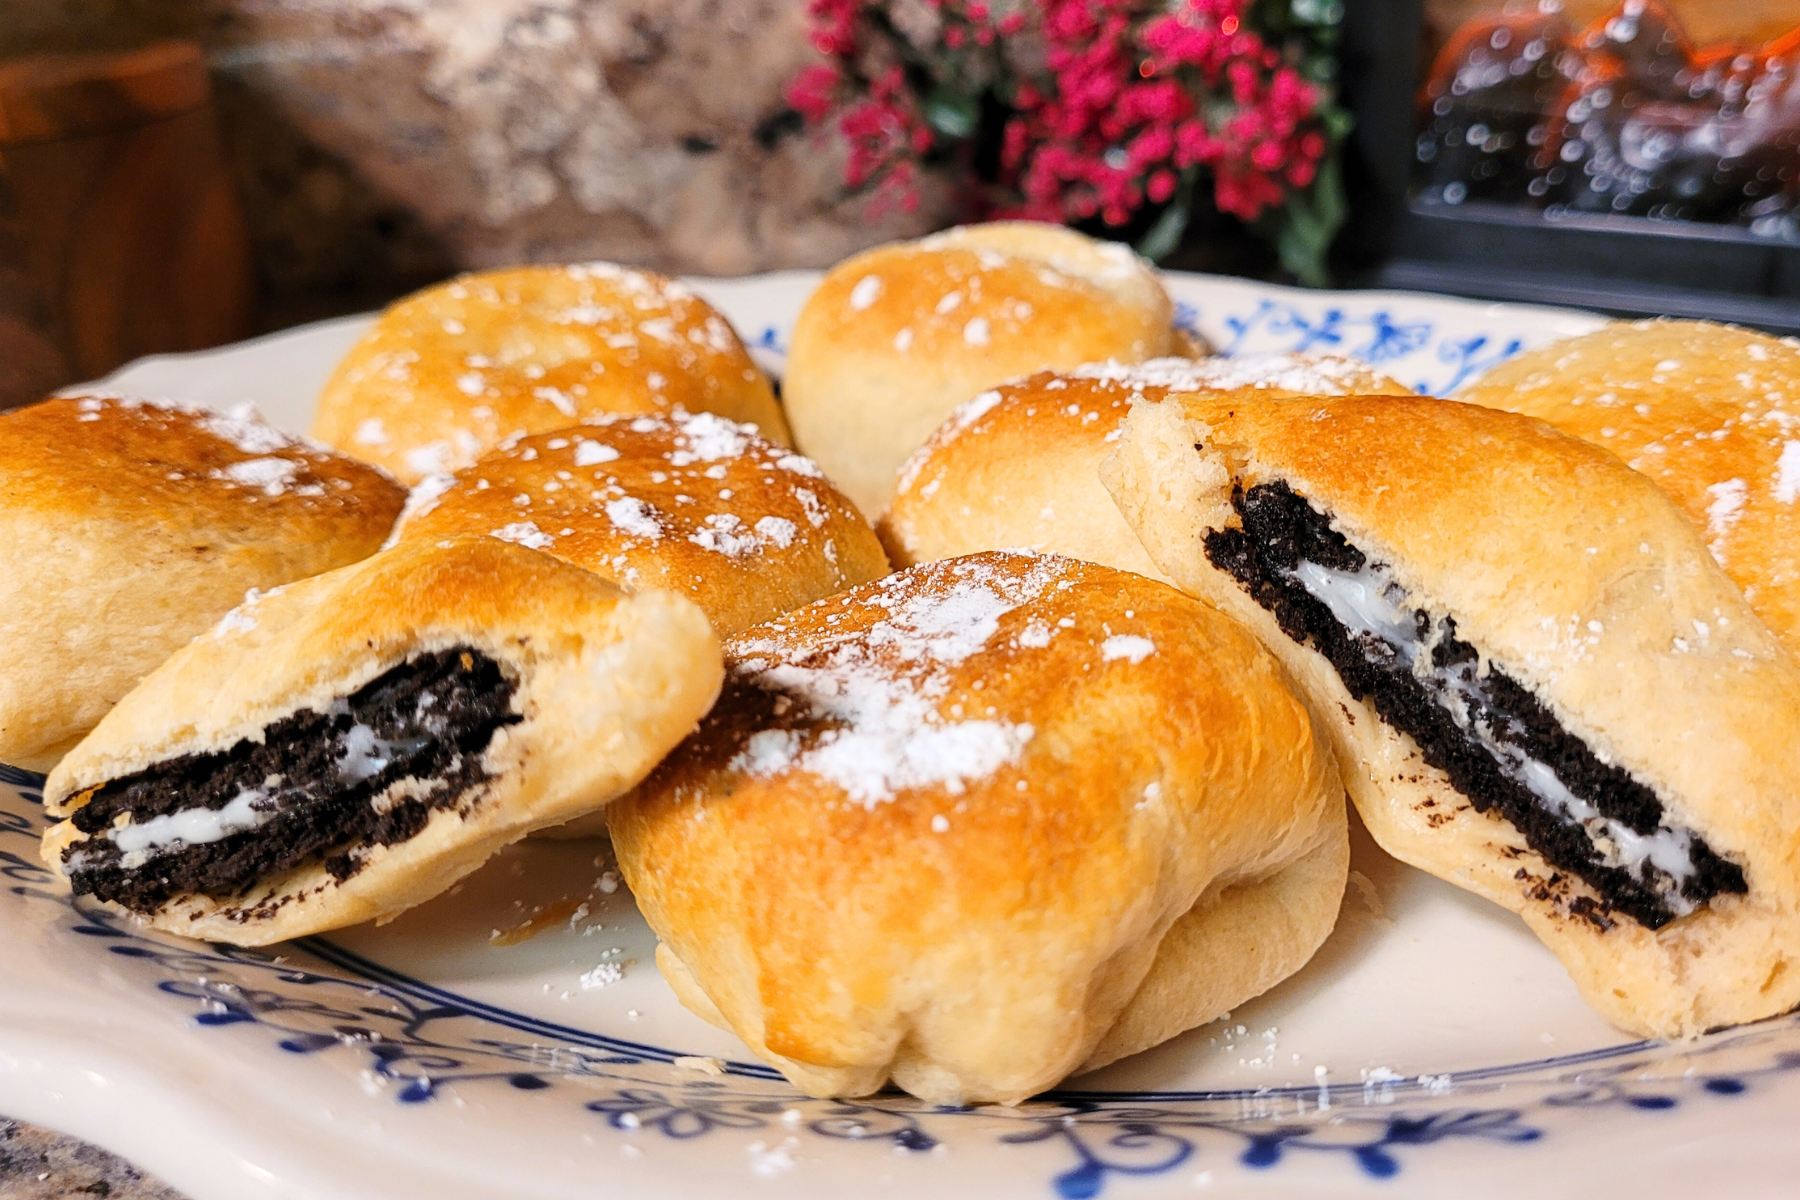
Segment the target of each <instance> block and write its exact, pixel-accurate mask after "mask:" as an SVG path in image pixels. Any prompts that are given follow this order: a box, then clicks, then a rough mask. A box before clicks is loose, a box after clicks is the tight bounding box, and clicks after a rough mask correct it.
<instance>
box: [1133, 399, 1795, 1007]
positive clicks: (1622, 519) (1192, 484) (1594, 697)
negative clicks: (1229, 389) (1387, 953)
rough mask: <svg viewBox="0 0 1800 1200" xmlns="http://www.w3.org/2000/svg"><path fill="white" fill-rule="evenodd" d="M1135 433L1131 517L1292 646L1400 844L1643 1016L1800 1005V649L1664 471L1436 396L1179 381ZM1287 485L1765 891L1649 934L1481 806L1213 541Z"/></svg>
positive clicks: (1399, 853)
mask: <svg viewBox="0 0 1800 1200" xmlns="http://www.w3.org/2000/svg"><path fill="white" fill-rule="evenodd" d="M1123 429H1124V432H1123V434H1122V436H1121V438H1120V441H1119V443H1118V445H1117V448H1116V450H1115V452H1114V454H1113V456H1112V457H1111V458H1109V459H1108V461H1107V463H1106V464H1105V466H1104V467H1103V472H1102V473H1103V476H1104V477H1105V478H1106V480H1107V483H1108V486H1109V487H1110V488H1111V490H1112V492H1113V495H1114V497H1115V498H1116V499H1117V500H1118V502H1119V506H1120V508H1121V510H1122V511H1123V512H1124V513H1125V515H1126V518H1127V519H1128V520H1129V521H1130V523H1131V524H1132V526H1133V528H1135V529H1136V530H1137V532H1138V535H1139V537H1140V539H1141V540H1142V541H1143V542H1144V545H1145V547H1146V548H1147V549H1148V550H1149V552H1150V554H1151V557H1152V558H1154V559H1155V560H1156V562H1157V563H1158V565H1160V566H1161V567H1162V568H1163V569H1164V570H1165V571H1167V572H1168V573H1169V575H1170V576H1172V577H1173V578H1175V579H1176V580H1177V581H1178V582H1179V583H1180V585H1181V586H1182V587H1183V588H1184V589H1185V590H1187V591H1188V592H1190V593H1192V594H1193V595H1196V596H1199V597H1201V598H1202V599H1205V600H1208V601H1210V602H1211V603H1214V604H1217V605H1218V606H1219V607H1220V608H1222V609H1223V610H1224V611H1226V612H1227V613H1230V614H1231V615H1233V616H1236V617H1237V618H1238V619H1240V620H1242V621H1244V622H1245V623H1246V624H1247V625H1249V626H1250V627H1251V628H1252V629H1254V630H1255V631H1256V632H1257V634H1258V636H1260V637H1261V638H1262V639H1263V641H1264V642H1265V644H1267V645H1268V646H1269V647H1270V648H1271V649H1273V650H1274V651H1275V652H1276V653H1277V654H1278V655H1279V656H1280V657H1281V658H1282V660H1283V661H1284V662H1285V663H1286V664H1287V666H1288V668H1289V669H1290V670H1291V671H1292V672H1293V674H1294V676H1295V678H1296V679H1297V680H1298V681H1299V682H1300V683H1301V685H1302V686H1303V687H1304V688H1305V689H1306V691H1307V693H1308V695H1309V697H1310V698H1311V700H1312V702H1313V705H1314V710H1315V711H1316V712H1317V713H1318V714H1319V716H1320V718H1321V719H1322V721H1323V723H1324V724H1325V726H1326V727H1327V728H1328V729H1329V730H1330V731H1331V735H1332V738H1333V742H1334V745H1335V747H1336V749H1337V752H1338V755H1339V758H1340V760H1341V761H1342V762H1343V763H1344V764H1345V769H1346V784H1347V785H1348V787H1349V789H1350V795H1351V798H1352V799H1353V800H1354V801H1355V802H1356V805H1357V809H1358V811H1359V812H1360V813H1361V814H1362V816H1363V820H1364V821H1365V822H1366V823H1367V825H1368V827H1369V831H1370V832H1371V833H1372V834H1373V835H1374V837H1375V839H1376V840H1377V841H1378V842H1380V843H1381V845H1382V846H1383V847H1384V848H1385V849H1387V850H1388V851H1389V852H1390V853H1392V854H1394V855H1395V856H1396V857H1398V858H1400V859H1402V860H1404V861H1406V862H1409V863H1412V864H1414V865H1415V866H1419V867H1422V868H1424V869H1425V870H1427V871H1430V872H1431V873H1433V874H1435V875H1438V876H1439V877H1441V878H1444V879H1446V880H1449V881H1450V882H1452V883H1455V884H1457V885H1459V886H1461V887H1464V888H1467V889H1469V890H1471V891H1474V892H1476V893H1477V894H1479V895H1482V896H1486V897H1487V898H1488V899H1490V900H1493V901H1495V902H1496V903H1499V904H1503V905H1505V906H1506V907H1507V908H1510V909H1512V910H1513V911H1515V912H1518V913H1520V914H1521V915H1522V916H1523V917H1524V919H1525V921H1526V923H1527V924H1528V925H1529V926H1530V927H1531V929H1532V930H1533V932H1535V933H1536V934H1537V935H1538V936H1539V937H1540V938H1542V939H1543V940H1544V942H1545V943H1546V944H1547V945H1548V946H1549V947H1550V948H1551V949H1552V950H1553V951H1554V952H1555V953H1556V954H1557V956H1558V957H1559V958H1560V959H1561V960H1562V961H1563V964H1564V965H1565V966H1566V967H1567V968H1568V970H1569V972H1570V974H1571V975H1572V976H1573V977H1574V979H1575V982H1576V984H1577V986H1578V987H1579V988H1580V990H1581V992H1582V995H1583V996H1584V997H1585V998H1586V999H1587V1000H1588V1002H1589V1003H1590V1004H1592V1005H1593V1006H1594V1007H1595V1008H1597V1009H1599V1010H1600V1011H1601V1012H1602V1013H1603V1014H1605V1015H1606V1016H1607V1017H1608V1018H1609V1019H1611V1020H1612V1021H1614V1022H1615V1023H1617V1024H1619V1025H1621V1026H1624V1027H1625V1028H1627V1029H1631V1030H1633V1031H1636V1032H1639V1033H1649V1034H1656V1035H1661V1036H1685V1035H1691V1034H1696V1033H1699V1032H1702V1031H1704V1030H1706V1029H1709V1028H1712V1027H1715V1026H1720V1025H1729V1024H1735V1023H1738V1022H1742V1021H1748V1020H1754V1019H1756V1018H1759V1017H1765V1016H1769V1015H1771V1014H1773V1013H1779V1012H1784V1011H1786V1010H1788V1009H1790V1008H1792V1007H1794V1006H1795V1004H1796V1003H1797V1002H1800V969H1796V968H1800V793H1797V792H1796V789H1795V786H1794V781H1795V780H1796V779H1800V668H1797V667H1796V664H1795V661H1794V659H1793V658H1792V657H1791V656H1790V655H1789V653H1788V652H1787V651H1786V650H1785V649H1784V648H1783V647H1782V645H1781V644H1780V643H1779V642H1778V641H1777V639H1775V638H1774V637H1773V636H1772V635H1771V634H1770V633H1769V631H1768V630H1767V629H1765V628H1764V627H1763V625H1762V624H1761V622H1759V621H1758V620H1757V619H1756V616H1755V614H1754V613H1753V612H1751V610H1750V609H1749V608H1748V607H1747V606H1746V605H1745V604H1744V602H1743V599H1742V597H1741V595H1740V594H1739V592H1738V590H1737V588H1736V587H1735V586H1734V585H1733V584H1732V583H1731V582H1730V581H1729V580H1728V579H1726V578H1725V576H1724V575H1723V574H1722V573H1721V572H1720V571H1719V569H1718V567H1717V565H1716V564H1715V563H1714V562H1713V561H1712V559H1711V558H1710V557H1709V556H1708V554H1707V552H1706V548H1705V546H1704V544H1703V543H1702V542H1701V541H1700V539H1699V537H1698V536H1697V535H1696V533H1695V531H1694V529H1693V527H1692V525H1691V524H1690V523H1689V522H1688V520H1687V519H1686V518H1685V517H1684V516H1683V515H1682V514H1681V512H1680V511H1679V510H1678V509H1677V508H1676V507H1675V506H1674V505H1673V504H1672V503H1671V502H1670V501H1669V499H1668V498H1667V497H1666V496H1665V495H1664V494H1663V493H1662V492H1661V491H1660V490H1658V489H1657V488H1656V486H1655V485H1654V484H1652V483H1651V482H1650V481H1649V480H1648V479H1646V478H1645V477H1644V476H1642V475H1639V474H1638V473H1636V472H1634V471H1631V470H1629V469H1628V468H1626V467H1625V466H1624V464H1622V463H1621V462H1619V460H1618V459H1616V458H1614V457H1613V456H1612V455H1610V454H1607V453H1606V452H1605V451H1603V450H1600V449H1598V448H1596V447H1593V446H1590V445H1588V444H1586V443H1584V442H1580V441H1577V440H1576V439H1574V438H1571V437H1568V436H1566V435H1563V434H1560V433H1558V432H1556V431H1555V430H1554V429H1552V428H1551V427H1550V426H1548V425H1545V424H1543V423H1541V422H1538V421H1533V420H1530V419H1527V418H1524V417H1520V416H1515V415H1513V414H1510V413H1502V412H1497V411H1494V410H1491V409H1485V408H1478V407H1475V406H1472V405H1465V404H1456V403H1451V402H1447V401H1436V400H1429V399H1423V398H1419V399H1395V398H1388V399H1379V400H1375V399H1343V400H1320V401H1311V400H1290V401H1270V402H1260V403H1259V402H1247V401H1246V398H1244V397H1237V398H1231V397H1224V398H1220V397H1174V398H1171V399H1170V400H1168V401H1166V402H1164V403H1163V404H1161V405H1142V406H1139V407H1137V408H1135V409H1134V410H1133V411H1132V413H1131V415H1130V417H1128V418H1127V420H1126V422H1125V425H1124V427H1123ZM1274 481H1285V482H1287V483H1288V484H1289V485H1290V486H1291V487H1292V488H1293V490H1294V491H1295V492H1296V493H1298V494H1299V495H1301V496H1303V497H1306V498H1307V499H1308V500H1309V501H1310V502H1311V503H1313V504H1314V505H1316V506H1318V507H1319V508H1320V509H1321V510H1322V511H1323V512H1325V513H1326V514H1327V516H1329V518H1330V519H1331V521H1332V524H1333V527H1334V528H1336V529H1337V530H1338V531H1339V532H1341V533H1342V534H1343V535H1344V536H1345V537H1347V538H1348V539H1349V540H1350V542H1351V543H1352V544H1353V545H1355V546H1357V547H1360V548H1362V549H1363V550H1364V551H1365V553H1367V554H1368V555H1369V556H1370V557H1371V558H1372V559H1374V560H1376V561H1379V562H1383V563H1386V564H1388V566H1389V567H1390V568H1391V570H1392V572H1393V576H1394V578H1395V579H1396V580H1397V581H1398V582H1399V583H1400V584H1401V585H1402V586H1403V587H1405V588H1406V589H1407V591H1408V592H1409V593H1410V599H1409V601H1408V602H1409V603H1410V604H1413V605H1414V606H1416V607H1422V608H1425V609H1426V610H1427V611H1429V612H1430V613H1432V614H1433V615H1434V616H1435V617H1442V616H1445V615H1448V616H1451V617H1454V619H1455V621H1456V636H1458V637H1459V638H1461V639H1463V640H1465V641H1467V642H1468V643H1470V644H1472V645H1473V646H1474V647H1475V649H1476V650H1477V651H1479V652H1480V654H1481V655H1482V657H1483V661H1485V662H1487V663H1490V664H1493V665H1495V666H1497V667H1499V668H1501V669H1503V670H1504V671H1505V672H1507V673H1508V674H1510V675H1511V676H1512V677H1513V678H1514V679H1515V680H1517V681H1519V682H1520V683H1521V684H1523V685H1524V686H1525V687H1527V688H1528V689H1529V690H1530V691H1531V692H1532V693H1533V694H1534V695H1535V696H1536V697H1537V698H1538V699H1539V700H1540V701H1541V702H1542V703H1543V704H1544V705H1545V707H1546V708H1547V709H1549V711H1550V712H1551V714H1552V715H1553V716H1554V717H1555V718H1556V719H1557V721H1558V722H1560V724H1561V725H1562V727H1563V728H1564V729H1566V730H1567V731H1568V732H1570V733H1572V734H1574V735H1576V736H1577V737H1579V738H1581V739H1582V740H1583V741H1584V742H1586V743H1587V745H1588V746H1589V747H1590V748H1592V749H1593V750H1594V751H1595V753H1596V754H1598V755H1599V757H1600V758H1601V760H1602V761H1603V762H1608V763H1616V764H1618V765H1619V766H1621V767H1623V768H1624V769H1625V770H1627V771H1629V772H1630V773H1631V775H1632V776H1634V777H1635V778H1636V779H1638V780H1639V781H1641V782H1642V783H1644V784H1646V785H1648V786H1649V787H1650V788H1651V789H1652V790H1653V791H1654V793H1655V795H1656V797H1657V799H1658V800H1659V801H1660V802H1661V803H1662V806H1663V810H1664V813H1665V815H1666V817H1667V818H1668V820H1669V821H1670V822H1671V823H1673V824H1675V825H1678V826H1680V827H1684V828H1687V829H1690V830H1692V831H1694V832H1696V833H1697V834H1699V835H1700V836H1701V837H1703V838H1704V839H1705V840H1706V841H1707V843H1708V844H1709V845H1710V846H1711V847H1713V848H1714V849H1715V850H1716V851H1718V852H1719V853H1720V854H1722V855H1724V856H1725V857H1726V858H1728V859H1729V860H1731V861H1733V862H1735V863H1737V864H1739V865H1740V866H1741V867H1742V868H1743V872H1744V876H1745V879H1746V880H1747V882H1748V886H1749V891H1748V894H1746V895H1742V896H1737V895H1730V894H1725V895H1720V896H1718V897H1716V898H1714V899H1713V900H1712V901H1711V903H1710V904H1708V905H1707V906H1705V907H1703V908H1701V909H1700V910H1698V911H1697V912H1694V913H1693V914H1691V915H1689V916H1685V917H1681V918H1679V919H1676V920H1673V921H1671V922H1670V923H1668V924H1666V925H1664V926H1663V927H1662V928H1660V929H1658V930H1655V931H1652V930H1650V929H1648V928H1646V927H1644V926H1643V925H1640V924H1639V923H1638V922H1636V921H1634V920H1632V919H1630V918H1627V917H1624V916H1622V915H1620V914H1616V913H1614V914H1610V915H1608V914H1607V911H1606V908H1605V905H1604V903H1602V902H1601V898H1600V897H1599V896H1598V894H1597V893H1595V892H1594V891H1593V890H1592V889H1590V888H1588V887H1587V886H1586V885H1585V884H1583V883H1582V882H1580V881H1579V880H1576V879H1573V878H1571V877H1569V876H1568V875H1566V874H1561V873H1558V872H1555V871H1553V870H1551V869H1550V867H1549V866H1548V864H1547V863H1545V861H1544V860H1543V859H1542V857H1541V856H1539V855H1538V854H1537V853H1536V852H1534V851H1532V850H1530V849H1529V848H1528V847H1527V846H1526V845H1525V843H1524V840H1523V838H1522V837H1521V836H1520V835H1519V833H1518V832H1517V830H1516V829H1515V828H1514V827H1513V826H1512V825H1511V824H1509V823H1508V822H1507V821H1505V820H1504V819H1502V818H1501V817H1499V816H1498V815H1495V814H1494V813H1492V812H1490V813H1487V814H1483V813H1479V812H1477V811H1476V810H1475V809H1474V808H1473V807H1471V806H1470V805H1469V803H1468V800H1467V798H1466V797H1464V796H1462V795H1461V794H1460V793H1458V792H1457V791H1456V790H1455V789H1454V788H1452V787H1451V785H1450V783H1449V781H1448V779H1447V778H1446V777H1445V775H1444V774H1443V773H1442V772H1441V771H1439V770H1437V769H1436V768H1433V767H1431V766H1429V765H1428V764H1427V763H1426V762H1425V761H1424V759H1423V758H1422V757H1421V754H1420V751H1419V748H1418V746H1417V745H1416V743H1414V742H1413V741H1412V739H1411V738H1410V737H1408V736H1406V735H1405V734H1403V733H1400V732H1398V731H1396V730H1395V729H1394V727H1393V726H1391V725H1388V724H1387V723H1386V722H1385V721H1383V720H1382V719H1381V718H1380V717H1379V716H1378V714H1377V713H1376V711H1375V709H1374V706H1373V704H1372V703H1369V702H1365V701H1360V700H1357V699H1356V698H1354V697H1353V696H1352V695H1351V693H1350V692H1349V691H1348V689H1346V688H1345V686H1344V684H1343V682H1342V680H1341V679H1340V678H1339V676H1338V674H1337V672H1336V670H1335V669H1334V668H1333V667H1332V666H1331V665H1330V663H1329V662H1327V661H1326V659H1325V658H1324V657H1323V656H1321V655H1320V654H1319V653H1318V652H1317V651H1316V650H1315V649H1313V648H1312V647H1311V645H1310V644H1308V645H1301V644H1299V643H1297V642H1295V641H1293V640H1291V639H1289V638H1288V637H1287V636H1286V635H1285V634H1283V633H1282V631H1281V628H1280V626H1279V625H1278V624H1277V622H1276V620H1275V618H1274V617H1273V616H1271V615H1270V613H1269V612H1268V611H1267V610H1266V609H1264V608H1263V607H1262V606H1260V605H1259V604H1257V603H1255V602H1254V601H1253V600H1251V599H1250V597H1249V596H1248V595H1247V593H1246V592H1245V591H1244V590H1243V589H1242V588H1241V587H1240V586H1239V585H1238V583H1237V582H1236V581H1235V580H1234V579H1233V578H1232V577H1231V576H1230V575H1229V574H1227V573H1226V572H1224V571H1222V570H1219V569H1217V568H1215V567H1214V566H1213V565H1212V563H1211V562H1210V561H1209V560H1208V558H1207V555H1206V551H1205V546H1204V539H1205V537H1206V535H1207V533H1208V532H1209V531H1214V530H1221V529H1228V528H1233V527H1235V526H1236V525H1237V523H1238V520H1237V517H1236V514H1235V512H1234V510H1233V508H1232V504H1231V494H1232V488H1233V486H1234V485H1240V486H1244V487H1251V486H1255V485H1257V484H1259V483H1270V482H1274ZM1583 908H1586V910H1587V912H1588V913H1590V914H1591V913H1596V912H1597V913H1599V914H1600V916H1601V917H1602V918H1604V919H1598V920H1597V919H1595V918H1594V917H1593V916H1591V915H1590V916H1584V915H1582V909H1583Z"/></svg>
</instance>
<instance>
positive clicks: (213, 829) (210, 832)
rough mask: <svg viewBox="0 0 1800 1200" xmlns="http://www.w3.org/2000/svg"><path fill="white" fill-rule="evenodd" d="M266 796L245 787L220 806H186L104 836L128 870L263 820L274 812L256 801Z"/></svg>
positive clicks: (257, 823)
mask: <svg viewBox="0 0 1800 1200" xmlns="http://www.w3.org/2000/svg"><path fill="white" fill-rule="evenodd" d="M268 798H269V793H268V792H266V791H264V790H263V789H262V788H245V789H244V790H243V791H240V792H239V793H238V794H237V795H236V796H235V797H233V798H232V801H231V803H229V804H227V805H226V806H225V807H224V808H186V809H182V810H181V811H180V812H172V813H164V814H163V815H162V816H160V817H152V818H150V819H149V820H148V821H141V822H137V821H134V822H132V823H131V824H128V825H121V826H119V827H117V828H115V829H111V830H108V831H107V837H108V838H110V839H111V840H112V843H113V845H115V846H117V847H118V848H119V854H120V858H119V864H120V865H121V866H123V867H124V868H125V869H127V870H132V869H135V868H137V867H141V866H143V865H144V864H145V863H147V862H149V861H150V859H151V858H153V857H155V856H156V855H158V854H164V853H167V852H168V851H170V850H175V849H179V848H180V847H182V846H204V845H206V844H207V843H209V842H217V841H222V840H224V839H225V838H228V837H230V836H231V835H232V834H234V833H243V832H244V831H246V830H249V829H255V828H257V827H258V826H261V825H265V824H267V823H268V822H269V821H270V820H272V819H273V818H274V816H275V809H274V807H272V806H271V807H269V808H258V807H256V805H257V804H258V803H259V802H261V801H265V800H267V799H268Z"/></svg>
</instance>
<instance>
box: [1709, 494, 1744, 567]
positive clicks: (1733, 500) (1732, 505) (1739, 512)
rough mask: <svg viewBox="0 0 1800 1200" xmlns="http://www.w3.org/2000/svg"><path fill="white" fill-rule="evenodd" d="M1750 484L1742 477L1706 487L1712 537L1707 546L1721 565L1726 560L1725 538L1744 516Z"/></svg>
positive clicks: (1710, 535)
mask: <svg viewBox="0 0 1800 1200" xmlns="http://www.w3.org/2000/svg"><path fill="white" fill-rule="evenodd" d="M1749 490H1750V489H1749V488H1748V486H1747V485H1746V484H1745V483H1744V481H1743V480H1741V479H1727V480H1726V481H1725V482H1724V483H1715V484H1713V485H1712V486H1711V487H1709V488H1707V489H1706V494H1707V496H1708V497H1709V499H1708V501H1707V505H1706V532H1707V535H1708V536H1709V537H1710V538H1711V539H1712V540H1711V541H1710V542H1708V543H1707V545H1706V548H1707V549H1708V550H1710V551H1711V552H1712V556H1713V558H1714V559H1715V560H1717V561H1718V562H1719V563H1720V564H1721V565H1723V563H1724V561H1725V539H1726V538H1728V537H1730V536H1731V531H1732V529H1733V528H1734V527H1736V525H1737V523H1738V522H1739V521H1741V520H1742V519H1743V517H1744V498H1745V496H1746V495H1748V493H1749Z"/></svg>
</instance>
